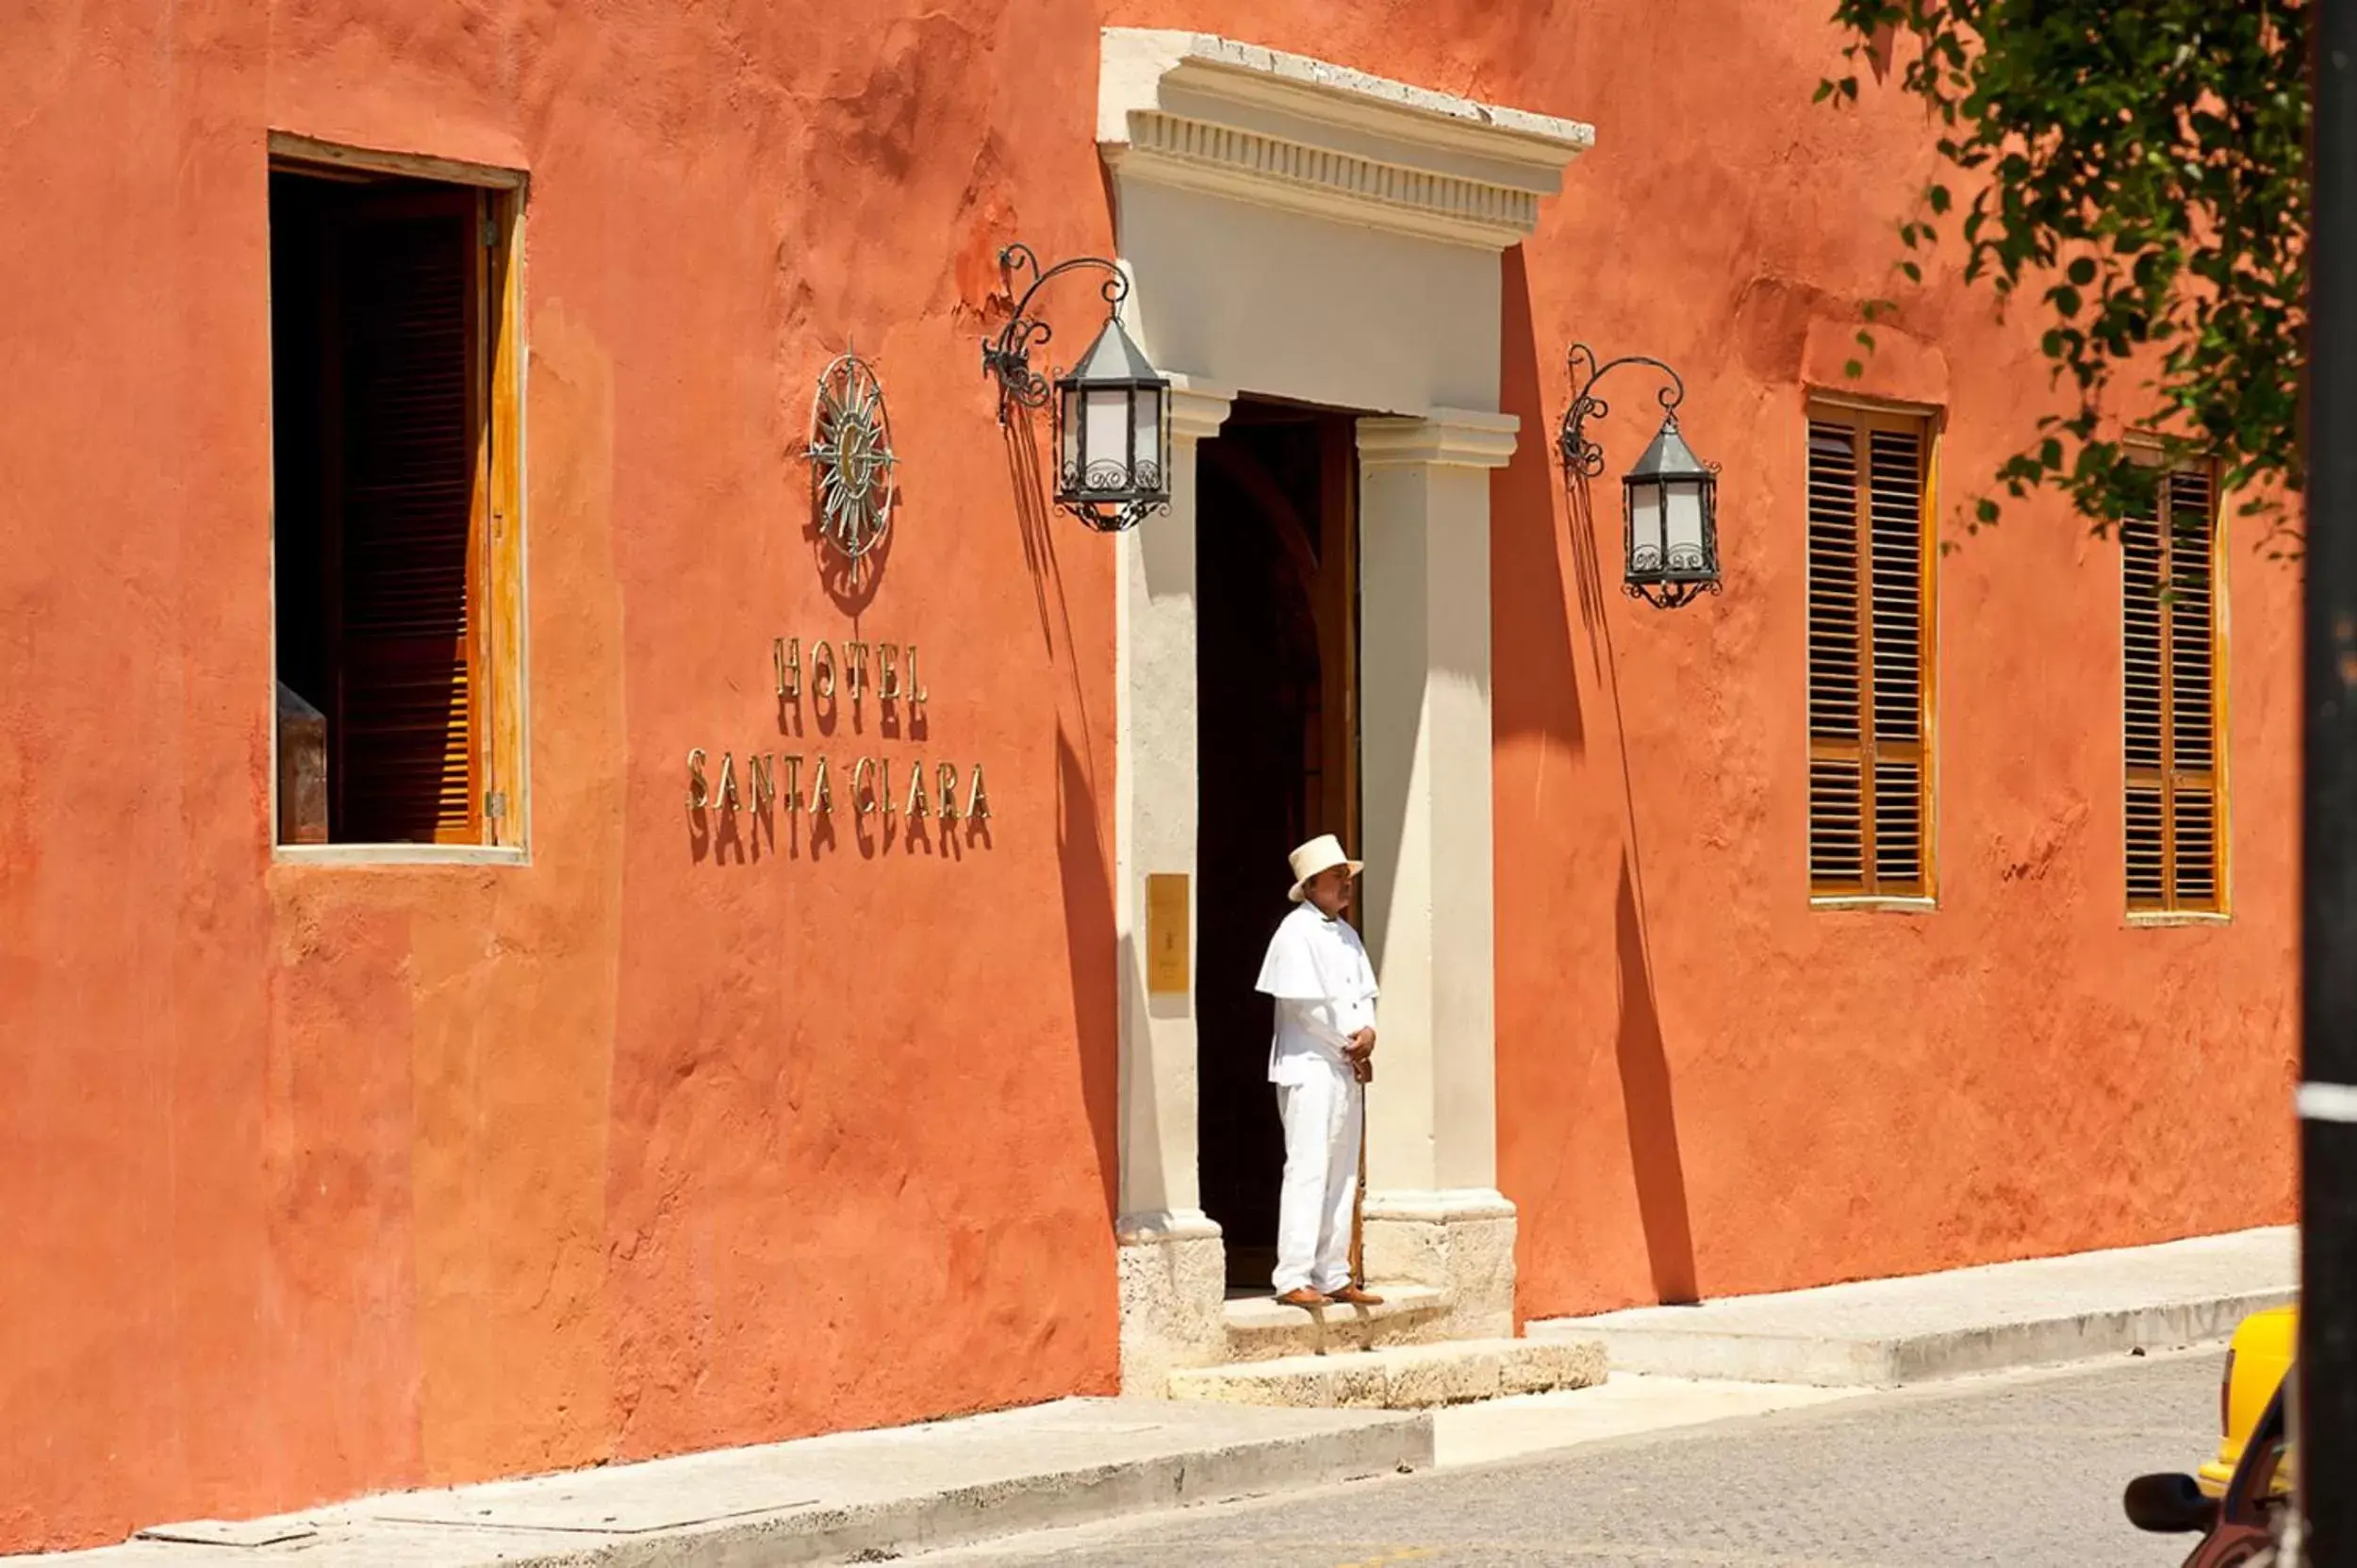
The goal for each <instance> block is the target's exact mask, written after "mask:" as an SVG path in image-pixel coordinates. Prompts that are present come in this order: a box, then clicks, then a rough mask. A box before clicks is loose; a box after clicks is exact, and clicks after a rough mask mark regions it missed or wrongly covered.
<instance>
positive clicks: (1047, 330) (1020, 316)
mask: <svg viewBox="0 0 2357 1568" xmlns="http://www.w3.org/2000/svg"><path fill="white" fill-rule="evenodd" d="M1085 267H1094V268H1097V269H1100V270H1101V271H1103V272H1105V273H1106V274H1107V275H1106V278H1105V281H1104V282H1103V283H1102V284H1100V285H1098V286H1097V292H1098V293H1100V294H1102V295H1103V296H1104V299H1105V306H1106V308H1107V309H1108V310H1110V311H1111V312H1112V313H1113V319H1114V320H1116V321H1117V320H1119V319H1120V316H1121V305H1122V302H1123V301H1124V300H1127V299H1128V298H1129V275H1128V274H1127V273H1125V272H1122V270H1121V268H1120V267H1119V266H1118V265H1116V264H1115V263H1113V262H1112V261H1108V260H1107V259H1105V258H1104V257H1103V256H1074V257H1072V258H1071V259H1070V260H1068V261H1059V262H1058V263H1056V265H1054V266H1053V267H1050V268H1048V269H1047V270H1046V271H1045V272H1043V271H1041V270H1040V264H1039V257H1038V256H1036V255H1034V254H1033V253H1032V250H1031V247H1030V246H1029V245H1026V244H1022V243H1020V242H1017V243H1015V244H1012V245H1009V246H1007V247H1006V248H1005V249H1004V250H1002V251H1000V252H999V253H998V272H999V275H1000V276H1001V277H1003V278H1004V279H1006V284H1007V292H1008V293H1009V294H1013V293H1014V286H1015V284H1016V282H1017V281H1018V279H1019V278H1020V277H1021V275H1022V274H1023V273H1025V272H1029V273H1030V279H1031V281H1030V285H1029V286H1028V287H1026V288H1025V289H1024V290H1023V293H1022V296H1021V297H1020V298H1019V299H1017V300H1016V301H1015V302H1014V314H1013V315H1012V316H1010V317H1008V318H1007V324H1006V325H1005V326H1004V327H1002V328H1000V329H999V333H998V336H997V337H996V338H984V339H983V340H982V373H983V374H985V375H990V376H995V377H997V382H998V422H999V423H1000V424H1004V423H1006V422H1007V421H1008V418H1009V417H1010V416H1009V412H1008V410H1009V406H1010V404H1020V405H1021V406H1023V407H1025V408H1038V407H1042V406H1044V405H1045V404H1047V397H1048V393H1049V391H1050V390H1051V388H1050V385H1049V383H1048V379H1047V377H1046V376H1044V375H1042V374H1041V373H1040V372H1039V371H1035V370H1033V369H1032V368H1031V350H1032V349H1033V348H1034V347H1036V346H1039V345H1041V344H1045V343H1047V341H1048V340H1049V339H1050V338H1054V337H1055V335H1056V334H1055V329H1054V328H1053V327H1051V326H1049V325H1048V324H1047V322H1045V321H1043V320H1041V319H1040V318H1039V317H1037V316H1034V315H1032V314H1031V300H1032V297H1033V296H1034V295H1036V294H1037V293H1038V292H1039V291H1040V290H1041V289H1044V288H1046V287H1047V284H1048V282H1049V281H1050V280H1051V279H1054V278H1057V277H1061V276H1062V275H1063V274H1064V273H1066V272H1077V271H1079V270H1080V269H1081V268H1085Z"/></svg>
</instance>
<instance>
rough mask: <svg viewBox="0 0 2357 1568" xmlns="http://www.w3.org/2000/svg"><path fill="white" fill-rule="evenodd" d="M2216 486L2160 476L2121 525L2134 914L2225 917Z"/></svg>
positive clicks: (2195, 477) (2192, 475) (2207, 479)
mask: <svg viewBox="0 0 2357 1568" xmlns="http://www.w3.org/2000/svg"><path fill="white" fill-rule="evenodd" d="M2120 557H2121V561H2120V623H2121V630H2122V637H2121V643H2122V648H2121V652H2122V658H2121V668H2122V675H2123V681H2122V690H2121V702H2122V710H2123V711H2122V718H2123V739H2124V751H2125V761H2126V765H2127V767H2126V779H2125V784H2126V796H2125V805H2124V813H2123V817H2124V822H2123V826H2124V830H2125V831H2124V834H2123V836H2124V838H2125V842H2126V856H2127V882H2128V909H2129V912H2130V913H2131V914H2136V915H2163V914H2180V913H2182V914H2205V915H2217V914H2223V913H2224V912H2225V908H2226V897H2225V890H2226V879H2225V852H2224V839H2225V831H2226V826H2225V817H2226V814H2225V809H2224V792H2223V790H2222V789H2221V788H2220V787H2219V784H2220V781H2219V753H2220V751H2221V745H2220V738H2219V737H2220V728H2219V723H2218V719H2219V713H2218V708H2219V703H2218V621H2217V608H2218V606H2217V495H2216V493H2215V480H2214V478H2213V476H2212V474H2211V472H2210V470H2208V469H2207V468H2189V469H2180V470H2176V471H2174V472H2171V473H2168V474H2165V475H2163V476H2161V480H2160V484H2159V487H2158V490H2157V493H2156V495H2155V497H2154V502H2153V504H2152V506H2151V508H2150V509H2149V510H2148V511H2146V512H2145V514H2144V515H2142V516H2139V517H2134V518H2130V519H2128V520H2126V521H2124V522H2123V523H2121V525H2120Z"/></svg>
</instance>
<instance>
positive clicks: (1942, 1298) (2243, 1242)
mask: <svg viewBox="0 0 2357 1568" xmlns="http://www.w3.org/2000/svg"><path fill="white" fill-rule="evenodd" d="M2298 1252H2299V1247H2298V1236H2297V1233H2296V1232H2295V1231H2294V1230H2292V1229H2291V1228H2289V1227H2274V1228H2270V1229H2266V1230H2245V1231H2237V1232H2235V1233H2233V1234H2231V1235H2224V1236H2200V1237H2195V1238H2192V1239H2190V1240H2187V1241H2178V1242H2167V1243H2164V1244H2161V1245H2159V1246H2140V1247H2124V1248H2115V1249H2110V1250H2105V1251H2100V1252H2082V1253H2074V1254H2071V1255H2069V1256H2068V1257H2061V1258H2039V1259H2031V1260H2028V1261H2025V1262H2020V1263H1994V1264H1989V1265H1986V1266H1985V1267H1980V1268H1968V1269H1955V1270H1951V1271H1948V1272H1945V1273H1940V1274H1928V1275H1920V1276H1916V1277H1914V1278H1910V1279H1869V1280H1861V1281H1858V1282H1855V1283H1852V1284H1842V1285H1826V1286H1821V1287H1819V1288H1817V1289H1814V1290H1804V1291H1790V1292H1784V1293H1780V1294H1777V1295H1772V1296H1730V1297H1726V1298H1724V1299H1722V1300H1716V1301H1706V1302H1703V1303H1701V1304H1700V1305H1698V1306H1691V1307H1640V1308H1633V1309H1630V1310H1628V1311H1625V1312H1605V1313H1602V1314H1599V1315H1597V1316H1593V1317H1578V1318H1555V1319H1550V1320H1547V1321H1543V1322H1537V1323H1533V1324H1531V1325H1530V1326H1529V1329H1528V1332H1529V1333H1530V1334H1531V1336H1532V1337H1533V1338H1538V1339H1545V1338H1554V1337H1566V1338H1572V1339H1595V1340H1601V1341H1602V1342H1603V1343H1604V1345H1605V1346H1606V1349H1607V1354H1609V1356H1610V1357H1611V1360H1612V1365H1613V1367H1614V1368H1615V1370H1618V1371H1625V1372H1641V1373H1653V1374H1659V1375H1663V1376H1668V1377H1674V1378H1721V1379H1732V1380H1738V1381H1743V1382H1759V1383H1804V1384H1810V1385H1814V1386H1817V1387H1824V1388H1838V1387H1884V1388H1888V1387H1898V1386H1901V1385H1904V1384H1907V1383H1918V1382H1928V1381H1934V1380H1937V1379H1939V1378H1958V1377H1966V1376H1970V1375H1972V1374H1975V1373H1985V1372H2003V1371H2009V1370H2012V1369H2015V1368H2019V1367H2029V1366H2040V1365H2047V1364H2052V1363H2057V1362H2071V1361H2082V1360H2090V1359H2093V1358H2097V1357H2101V1356H2107V1355H2117V1354H2125V1353H2127V1352H2130V1351H2133V1350H2159V1349H2173V1348H2176V1347H2179V1346H2183V1345H2202V1344H2209V1343H2212V1342H2216V1341H2219V1340H2223V1339H2225V1338H2227V1337H2229V1336H2230V1335H2232V1334H2233V1330H2234V1327H2235V1325H2237V1324H2238V1323H2240V1322H2241V1321H2242V1320H2243V1318H2245V1317H2246V1316H2248V1315H2249V1314H2250V1313H2251V1312H2258V1311H2261V1310H2263V1309H2266V1308H2269V1307H2276V1306H2282V1305H2285V1304H2287V1303H2289V1302H2291V1301H2292V1300H2294V1299H2295V1298H2296V1297H2297V1296H2298V1292H2299V1256H2298Z"/></svg>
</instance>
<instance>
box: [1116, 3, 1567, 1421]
mask: <svg viewBox="0 0 2357 1568" xmlns="http://www.w3.org/2000/svg"><path fill="white" fill-rule="evenodd" d="M1592 140H1593V133H1592V132H1591V131H1590V130H1589V128H1588V127H1586V126H1584V125H1579V124H1573V123H1571V122H1568V121H1562V120H1555V119H1550V118H1547V117H1545V116H1541V115H1535V114H1528V113H1525V112H1523V111H1520V110H1516V109H1508V108H1499V107H1492V106H1488V105H1482V104H1475V103H1473V102H1471V101H1470V100H1466V99H1462V98H1456V97H1452V96H1450V95H1448V94H1445V93H1439V92H1432V91H1426V90H1424V89H1421V88H1415V87H1410V86H1408V85H1406V84H1404V83H1399V82H1392V81H1386V80H1384V79H1383V78H1380V77H1376V76H1369V75H1366V74H1362V73H1360V72H1355V71H1351V70H1348V69H1346V68H1343V67H1341V66H1335V65H1328V64H1326V63H1324V62H1322V61H1318V60H1311V59H1305V58H1301V57H1299V56H1294V55H1284V54H1279V53H1277V52H1275V51H1272V50H1267V49H1261V48H1256V47H1253V46H1251V45H1247V44H1240V43H1235V42H1232V41H1228V40H1226V39H1219V38H1212V37H1209V36H1207V35H1203V34H1195V33H1184V32H1160V31H1145V30H1139V29H1131V28H1108V29H1106V30H1105V33H1104V42H1103V54H1102V71H1101V75H1100V80H1099V83H1098V97H1097V141H1098V145H1099V149H1100V151H1101V153H1102V155H1103V157H1104V158H1105V161H1106V164H1107V165H1108V167H1109V168H1110V169H1111V170H1112V171H1113V181H1114V192H1115V200H1116V204H1117V219H1118V236H1119V250H1120V256H1121V260H1122V264H1123V266H1124V268H1125V269H1126V270H1127V271H1128V272H1129V276H1130V280H1131V284H1132V292H1131V295H1130V305H1129V323H1130V326H1131V329H1132V331H1133V332H1135V333H1136V335H1137V337H1138V338H1139V340H1140V342H1141V343H1142V344H1143V346H1144V347H1145V348H1146V352H1147V353H1148V354H1149V355H1151V356H1152V357H1153V359H1154V361H1155V363H1156V364H1158V365H1160V366H1161V367H1162V368H1163V369H1164V370H1165V371H1169V372H1170V373H1171V374H1172V376H1173V380H1174V382H1175V383H1176V390H1175V391H1174V394H1173V399H1172V404H1173V407H1172V473H1171V492H1172V494H1171V509H1170V515H1169V516H1168V517H1166V518H1157V519H1154V520H1150V521H1148V522H1146V524H1145V525H1144V526H1142V527H1141V528H1139V529H1138V530H1136V531H1135V532H1134V533H1131V534H1129V535H1126V536H1122V538H1121V540H1120V541H1119V543H1118V544H1117V546H1116V548H1117V549H1119V550H1120V552H1121V566H1120V571H1119V575H1118V578H1117V582H1116V589H1115V594H1116V628H1117V630H1116V642H1117V650H1118V652H1117V660H1118V665H1119V668H1118V675H1117V681H1118V691H1119V704H1120V726H1121V729H1120V740H1119V774H1118V784H1117V799H1116V803H1115V817H1116V837H1117V850H1116V855H1115V863H1116V869H1115V875H1116V898H1115V915H1116V921H1117V926H1118V931H1119V939H1120V946H1121V952H1120V972H1121V1047H1120V1048H1121V1086H1120V1098H1121V1123H1120V1149H1121V1173H1120V1174H1121V1183H1120V1185H1121V1211H1122V1213H1121V1219H1120V1222H1119V1227H1118V1230H1119V1237H1118V1239H1119V1242H1120V1247H1119V1252H1120V1274H1121V1311H1122V1369H1123V1381H1124V1385H1125V1386H1126V1387H1128V1388H1129V1389H1131V1390H1133V1391H1137V1392H1154V1391H1156V1390H1157V1389H1159V1386H1160V1384H1161V1381H1162V1376H1163V1375H1164V1374H1165V1373H1166V1372H1167V1371H1168V1370H1170V1369H1171V1368H1173V1367H1177V1366H1183V1365H1196V1364H1203V1363H1206V1362H1217V1361H1220V1360H1223V1359H1224V1358H1225V1355H1226V1351H1227V1341H1226V1329H1225V1326H1224V1323H1223V1319H1222V1313H1221V1303H1222V1301H1223V1299H1224V1296H1225V1284H1226V1280H1225V1273H1226V1270H1225V1261H1224V1257H1223V1252H1222V1246H1221V1241H1220V1234H1219V1228H1218V1227H1217V1226H1216V1225H1214V1224H1213V1223H1212V1222H1211V1220H1210V1219H1209V1218H1208V1217H1207V1216H1206V1215H1205V1214H1204V1213H1203V1211H1202V1207H1201V1199H1200V1188H1199V1183H1198V1171H1197V1166H1196V1076H1195V1008H1194V998H1193V995H1192V993H1191V992H1190V993H1189V994H1186V995H1163V996H1156V995H1151V994H1149V992H1148V991H1147V988H1146V952H1145V890H1146V877H1147V876H1149V875H1152V874H1156V873H1171V872H1176V873H1180V874H1183V875H1185V876H1187V877H1188V878H1189V884H1190V886H1193V885H1195V871H1196V866H1195V853H1196V801H1197V796H1198V782H1197V755H1196V691H1195V635H1196V621H1195V542H1196V516H1195V497H1196V476H1195V449H1196V445H1197V443H1199V442H1200V441H1201V440H1203V439H1204V438H1205V437H1210V436H1212V435H1216V434H1217V433H1218V431H1219V428H1220V426H1221V424H1222V422H1223V421H1225V420H1226V418H1227V416H1228V407H1229V405H1230V404H1231V402H1232V401H1233V399H1234V398H1235V397H1236V396H1238V395H1240V394H1242V393H1244V392H1250V393H1259V394H1264V395H1269V396H1276V397H1284V398H1292V399H1295V400H1299V401H1302V402H1308V403H1316V404H1327V405H1328V406H1334V407H1344V408H1359V409H1363V410H1368V411H1369V413H1368V414H1367V416H1366V417H1363V418H1361V419H1360V421H1359V426H1358V431H1359V438H1358V446H1359V465H1360V487H1359V534H1360V648H1361V652H1360V756H1361V762H1360V769H1361V772H1360V778H1361V797H1362V817H1363V822H1364V832H1365V837H1366V843H1365V844H1364V846H1363V857H1364V858H1365V860H1366V861H1367V863H1368V868H1367V876H1366V885H1365V897H1364V899H1363V900H1362V902H1361V905H1360V915H1361V917H1362V919H1363V920H1364V922H1365V932H1366V936H1367V941H1368V946H1369V948H1370V949H1371V950H1372V952H1373V954H1374V956H1375V960H1376V970H1377V974H1378V978H1379V979H1380V981H1381V982H1382V985H1383V999H1382V1003H1381V1008H1380V1013H1381V1017H1380V1025H1381V1030H1382V1038H1383V1046H1382V1069H1383V1070H1382V1077H1381V1080H1380V1082H1379V1086H1378V1088H1377V1090H1376V1093H1374V1094H1373V1095H1371V1096H1370V1097H1369V1101H1368V1188H1369V1191H1368V1195H1367V1200H1366V1216H1367V1253H1366V1256H1367V1263H1368V1269H1369V1272H1370V1273H1371V1274H1372V1275H1374V1276H1375V1277H1376V1278H1377V1279H1388V1280H1405V1281H1409V1282H1415V1283H1424V1284H1429V1285H1433V1286H1437V1287H1441V1288H1443V1289H1445V1290H1447V1291H1448V1292H1449V1293H1450V1301H1451V1314H1450V1324H1449V1328H1450V1331H1451V1332H1452V1333H1455V1334H1459V1335H1478V1334H1497V1333H1505V1332H1508V1331H1510V1329H1511V1324H1512V1316H1513V1279H1514V1263H1513V1241H1514V1211H1513V1206H1512V1205H1511V1204H1509V1203H1508V1201H1507V1200H1506V1199H1505V1198H1504V1197H1502V1196H1500V1194H1499V1193H1498V1190H1497V1146H1496V1129H1497V1110H1496V1056H1495V1050H1494V1040H1493V1027H1492V1025H1493V997H1492V984H1493V966H1492V920H1493V911H1494V904H1493V900H1492V840H1491V794H1490V767H1491V739H1492V732H1491V721H1490V471H1491V470H1493V469H1496V468H1498V467H1501V466H1502V465H1504V464H1505V463H1506V462H1507V460H1508V458H1509V457H1511V456H1512V454H1513V452H1514V443H1515V438H1516V426H1517V423H1518V421H1517V420H1516V419H1515V417H1514V416H1512V415H1510V414H1501V413H1499V412H1498V411H1497V389H1498V360H1499V338H1500V330H1501V328H1500V318H1499V301H1500V267H1499V253H1500V251H1502V250H1503V249H1504V248H1505V247H1506V246H1508V245H1510V244H1514V243H1517V242H1519V241H1520V240H1521V239H1523V237H1524V236H1525V235H1526V234H1528V233H1529V232H1530V230H1531V227H1532V226H1533V224H1534V223H1535V221H1536V218H1537V212H1538V203H1539V200H1540V198H1541V196H1542V195H1547V194H1552V193H1553V192H1555V191H1556V190H1558V189H1559V186H1560V182H1561V176H1562V171H1563V169H1564V167H1565V166H1566V165H1567V164H1569V163H1570V161H1571V160H1572V158H1574V157H1576V156H1577V155H1578V154H1579V153H1580V152H1581V151H1583V150H1585V149H1586V148H1587V147H1588V146H1589V145H1590V144H1591V141H1592ZM1281 871H1282V867H1272V868H1271V874H1272V875H1277V874H1279V873H1281ZM1192 917H1193V912H1192V908H1191V911H1190V918H1192ZM1188 950H1189V951H1190V952H1191V953H1192V952H1194V951H1195V950H1196V946H1195V941H1194V939H1193V933H1189V943H1188Z"/></svg>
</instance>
